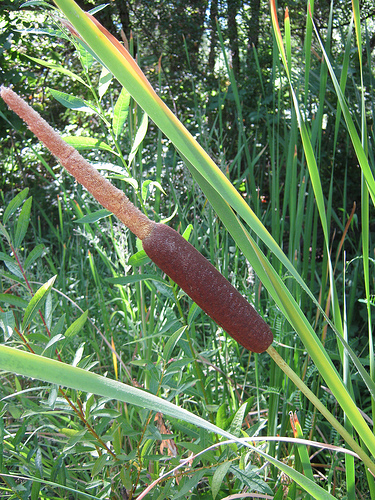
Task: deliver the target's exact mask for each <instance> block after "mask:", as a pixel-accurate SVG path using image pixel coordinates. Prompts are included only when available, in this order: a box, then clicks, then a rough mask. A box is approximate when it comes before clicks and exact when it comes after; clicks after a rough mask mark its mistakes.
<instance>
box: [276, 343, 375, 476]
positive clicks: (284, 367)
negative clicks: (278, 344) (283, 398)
mask: <svg viewBox="0 0 375 500" xmlns="http://www.w3.org/2000/svg"><path fill="white" fill-rule="evenodd" d="M267 352H268V354H269V355H270V356H271V358H272V359H273V360H274V361H275V363H276V364H277V365H278V367H279V368H280V369H281V370H282V371H283V372H284V373H285V375H286V376H287V377H289V379H290V380H291V381H292V382H293V383H294V384H295V385H296V387H298V389H299V390H300V391H301V392H302V393H303V394H304V395H305V396H306V397H307V398H308V399H309V400H310V401H311V402H312V404H313V405H314V406H315V407H316V408H317V409H318V410H319V411H320V413H321V414H322V415H323V416H324V417H325V418H326V419H327V420H328V422H329V423H330V424H331V425H332V427H334V428H335V429H336V430H337V432H338V433H339V434H340V436H341V437H342V438H343V439H344V440H345V441H346V442H347V444H348V445H349V446H350V447H351V448H352V450H353V451H354V452H355V453H357V455H358V456H359V457H360V459H361V460H362V461H363V463H364V464H365V465H366V467H368V469H369V470H370V471H371V472H372V474H375V463H374V462H373V461H372V460H371V458H370V457H369V456H368V455H367V454H366V453H365V452H364V451H363V449H362V448H361V447H360V446H359V444H358V443H357V442H356V441H355V439H353V437H352V436H351V435H350V434H349V432H348V431H347V430H346V429H345V427H343V426H342V425H341V424H340V423H339V422H338V421H337V420H336V419H335V417H334V416H333V415H332V413H331V412H330V411H328V410H327V408H326V407H325V406H324V405H323V404H322V403H321V401H320V400H319V399H318V398H317V397H316V396H315V394H314V393H313V392H312V391H310V389H309V388H308V387H307V386H306V385H305V384H304V383H303V382H302V380H301V379H300V378H299V376H298V375H297V374H296V373H295V372H294V371H293V370H292V369H291V368H290V366H289V365H287V364H286V362H285V361H284V359H283V358H282V357H281V356H280V354H279V353H278V352H277V351H276V350H275V349H274V348H273V347H272V346H270V347H269V348H268V349H267Z"/></svg>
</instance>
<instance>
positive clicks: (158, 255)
mask: <svg viewBox="0 0 375 500" xmlns="http://www.w3.org/2000/svg"><path fill="white" fill-rule="evenodd" d="M142 245H143V248H144V250H145V252H146V254H147V255H148V256H149V257H150V259H151V260H153V261H154V262H155V264H156V265H157V266H158V267H160V269H161V270H162V271H164V272H165V273H166V274H167V275H168V276H169V277H170V278H172V280H173V281H174V282H175V283H177V284H178V285H179V286H180V287H181V288H182V289H183V290H184V291H185V292H186V293H187V294H188V295H189V297H191V298H192V299H193V300H194V302H196V303H197V304H198V306H199V307H200V308H201V309H203V311H205V313H206V314H208V316H210V317H211V318H212V319H213V320H214V321H215V322H216V323H217V324H218V325H220V326H221V327H222V328H223V329H224V330H225V331H226V332H227V333H228V334H229V335H230V336H231V337H233V338H234V339H235V340H236V341H237V342H238V343H239V344H241V345H242V346H243V347H245V348H246V349H249V350H250V351H253V352H263V351H265V350H266V349H267V348H268V347H269V346H270V345H271V343H272V341H273V335H272V332H271V330H270V328H269V326H268V325H267V323H266V322H265V321H264V320H263V319H262V318H261V316H260V315H259V314H258V313H257V312H256V310H255V309H254V308H253V307H252V306H251V305H250V304H249V302H247V300H246V299H245V298H244V297H243V296H242V295H241V294H240V293H239V292H238V290H236V289H235V288H234V287H233V286H232V285H231V284H230V283H229V281H228V280H226V279H225V278H224V276H223V275H222V274H220V273H219V271H218V270H217V269H216V268H215V267H214V266H213V265H212V264H211V263H210V262H208V260H207V259H205V258H204V257H203V255H202V254H201V253H199V252H198V250H197V249H196V248H194V247H193V246H192V245H190V243H189V242H187V241H186V240H185V239H184V238H183V237H182V236H181V235H180V234H179V233H177V232H176V231H175V230H174V229H172V228H171V227H169V226H165V225H164V224H155V226H154V227H153V228H152V230H151V232H150V234H149V235H148V236H147V237H146V238H145V239H144V240H143V241H142Z"/></svg>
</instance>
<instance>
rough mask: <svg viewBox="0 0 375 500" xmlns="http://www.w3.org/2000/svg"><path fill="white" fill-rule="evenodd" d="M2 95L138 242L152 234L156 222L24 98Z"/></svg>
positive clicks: (0, 92) (3, 90) (6, 90)
mask: <svg viewBox="0 0 375 500" xmlns="http://www.w3.org/2000/svg"><path fill="white" fill-rule="evenodd" d="M0 95H1V97H2V98H3V99H4V101H5V102H6V103H7V105H8V107H9V108H10V109H12V110H13V111H14V112H15V113H17V115H18V116H19V117H20V118H22V120H24V121H25V122H26V123H27V125H28V127H29V129H30V130H31V132H33V133H34V134H35V135H36V136H37V137H38V139H39V140H40V141H41V142H42V143H43V144H44V145H45V146H46V147H47V148H48V149H49V150H50V151H51V153H52V154H53V155H54V156H55V157H56V158H57V159H58V160H59V161H60V163H61V164H62V165H63V167H65V168H66V170H67V171H68V172H69V173H70V174H72V175H73V176H74V177H75V178H76V179H77V181H78V182H79V183H80V184H82V185H83V186H84V187H85V188H86V189H87V190H88V191H89V192H90V193H91V194H92V195H93V196H94V198H96V199H97V200H98V202H99V203H100V204H101V205H103V207H105V208H107V209H108V210H110V211H111V212H112V213H113V214H115V215H116V216H117V217H118V218H119V219H120V220H121V221H122V222H123V223H124V224H125V225H126V226H127V227H128V228H129V229H130V231H132V232H133V233H134V234H135V235H136V236H138V238H140V239H141V240H143V239H144V238H146V236H147V235H148V234H149V233H150V232H151V229H152V227H153V226H154V224H155V223H154V222H153V221H151V220H150V219H149V218H148V217H147V216H146V215H144V214H143V213H142V212H141V211H140V210H138V208H136V207H135V206H134V205H133V203H132V202H131V201H130V200H129V198H128V197H127V196H126V195H125V193H123V192H122V191H120V189H117V188H116V187H115V186H114V185H113V184H111V183H110V182H109V181H107V179H105V178H104V177H103V176H102V175H100V173H99V172H98V171H97V170H96V168H94V167H93V166H92V165H90V163H89V162H88V161H86V160H85V159H84V158H83V156H81V155H80V154H79V153H78V151H77V150H76V149H74V148H73V147H72V146H70V145H69V144H67V143H66V142H65V141H64V140H63V139H62V137H61V136H60V135H59V134H58V133H57V132H56V131H55V130H54V129H53V128H52V127H51V126H50V125H49V124H48V123H47V122H46V121H45V120H44V119H43V118H42V117H41V116H40V115H39V113H37V112H36V111H35V110H34V109H33V108H31V107H30V106H29V105H28V104H27V103H26V102H25V101H24V100H23V99H22V98H21V97H19V96H18V95H17V94H16V93H15V92H13V90H10V89H9V88H6V87H3V86H2V87H1V88H0Z"/></svg>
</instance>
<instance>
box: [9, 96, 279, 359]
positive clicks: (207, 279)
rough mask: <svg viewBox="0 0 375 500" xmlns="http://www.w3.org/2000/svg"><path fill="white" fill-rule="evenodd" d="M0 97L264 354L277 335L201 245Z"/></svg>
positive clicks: (24, 108) (150, 249) (16, 102)
mask: <svg viewBox="0 0 375 500" xmlns="http://www.w3.org/2000/svg"><path fill="white" fill-rule="evenodd" d="M0 95H1V97H2V98H3V99H4V101H5V102H6V103H7V105H8V106H9V108H11V109H12V110H13V111H15V112H16V113H17V114H18V116H20V118H22V119H23V120H24V121H25V122H26V123H27V125H28V127H29V129H30V130H31V131H32V132H33V133H34V134H35V135H36V136H37V137H38V138H39V139H40V140H41V141H42V142H43V144H44V145H45V146H46V147H47V148H48V149H49V150H50V151H51V153H52V154H53V155H54V156H56V158H58V160H59V161H60V162H61V164H62V165H63V167H65V168H66V169H67V170H68V172H70V173H71V174H72V175H73V176H74V177H75V178H76V179H77V181H78V182H80V183H81V184H82V185H83V186H84V187H85V188H86V189H87V190H88V191H89V192H90V193H91V194H92V195H93V196H94V197H95V198H96V199H97V200H98V201H99V203H101V204H102V205H103V206H104V207H105V208H107V209H108V210H110V211H111V212H112V213H113V214H114V215H116V216H117V217H118V218H119V219H120V220H121V221H122V222H123V223H124V224H125V225H126V226H127V227H128V228H129V229H130V230H131V231H132V232H133V233H134V234H135V235H136V236H137V237H138V238H139V239H140V240H142V245H143V248H144V250H145V252H146V254H147V255H148V256H149V257H150V259H151V260H152V261H153V262H154V263H155V264H156V265H157V266H158V267H159V268H160V269H161V270H162V271H163V272H165V273H166V274H167V275H168V276H169V277H170V278H171V279H172V280H173V281H174V282H175V283H177V284H178V285H179V286H180V287H181V288H182V289H183V290H184V291H185V292H186V293H187V295H189V297H191V298H192V299H193V300H194V301H195V302H196V303H197V304H198V306H199V307H200V308H201V309H203V311H205V313H206V314H208V316H210V317H211V318H212V319H213V320H214V321H215V322H216V323H217V324H218V325H219V326H221V327H222V328H223V329H224V330H225V331H226V332H227V333H228V334H229V335H231V336H232V337H233V338H234V339H235V340H236V341H237V342H238V343H239V344H241V345H242V346H243V347H245V348H246V349H249V350H250V351H254V352H263V351H265V350H266V349H267V348H268V347H269V346H270V345H271V343H272V340H273V335H272V332H271V330H270V328H269V326H268V325H267V323H265V321H264V320H263V319H262V318H261V316H260V315H259V314H258V313H257V312H256V311H255V309H254V308H253V307H252V306H251V305H250V304H249V302H247V300H245V298H244V297H243V296H242V295H241V294H240V293H239V292H238V290H236V289H235V288H234V287H233V286H232V285H231V284H230V283H229V281H228V280H226V279H225V278H224V276H223V275H222V274H220V273H219V271H218V270H217V269H216V268H215V267H214V266H213V265H212V264H210V262H208V260H207V259H205V258H204V257H203V255H202V254H200V253H199V252H198V250H196V248H194V247H193V246H192V245H191V244H190V243H188V242H187V241H186V240H185V239H184V238H183V237H182V236H181V235H180V234H179V233H177V231H175V230H174V229H172V228H170V227H168V226H166V225H164V224H156V223H155V222H153V221H151V220H150V219H149V218H148V217H147V216H146V215H144V214H143V213H142V212H140V211H139V210H138V209H137V208H136V207H135V206H134V205H133V204H132V203H131V201H130V200H129V198H127V196H125V194H124V193H123V192H122V191H120V190H119V189H117V188H116V187H115V186H113V184H111V183H110V182H109V181H107V180H106V179H105V178H104V177H102V176H101V175H100V174H99V172H98V171H97V170H96V169H95V168H94V167H93V166H92V165H90V164H89V163H88V162H87V161H86V160H85V159H84V158H83V157H82V156H81V155H80V154H79V153H78V151H76V150H75V149H74V148H73V147H71V146H70V145H69V144H67V143H66V142H65V141H64V140H63V139H62V138H61V137H60V135H59V134H58V133H57V132H55V130H53V128H52V127H51V126H50V125H49V124H48V123H47V122H46V121H45V120H44V119H43V118H42V117H41V116H40V115H39V114H38V113H37V112H36V111H34V110H33V109H32V108H31V107H30V106H29V105H28V104H27V103H26V102H25V101H24V100H23V99H21V98H20V97H19V96H18V95H17V94H16V93H15V92H13V91H12V90H10V89H8V88H5V87H1V88H0Z"/></svg>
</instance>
